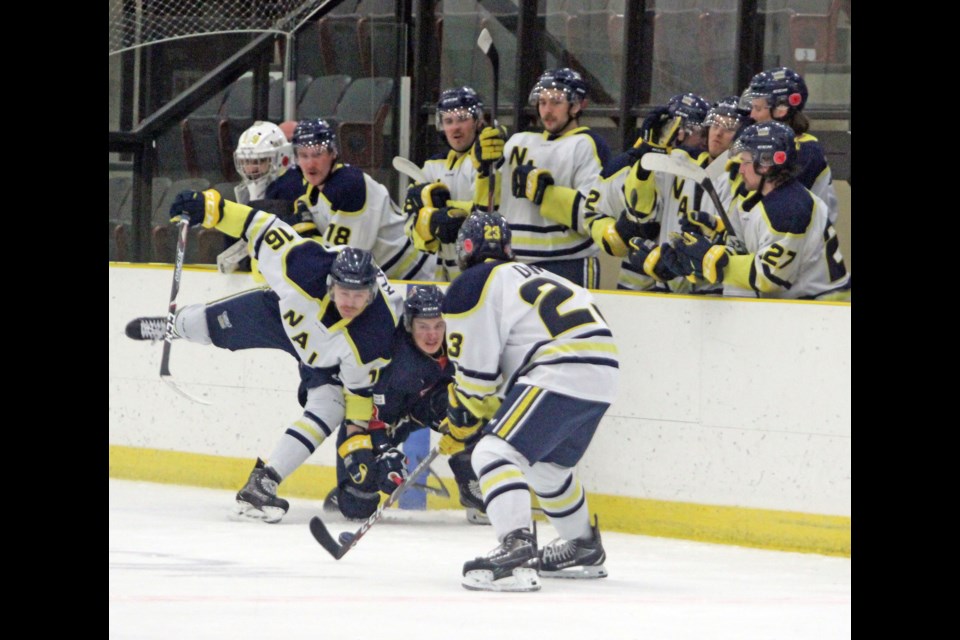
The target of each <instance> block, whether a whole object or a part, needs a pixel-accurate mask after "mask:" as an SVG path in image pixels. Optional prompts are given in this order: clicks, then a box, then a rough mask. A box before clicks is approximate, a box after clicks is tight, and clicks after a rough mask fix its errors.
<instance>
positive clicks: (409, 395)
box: [371, 321, 453, 432]
mask: <svg viewBox="0 0 960 640" xmlns="http://www.w3.org/2000/svg"><path fill="white" fill-rule="evenodd" d="M451 382H453V363H452V362H450V360H449V359H448V358H447V355H446V353H441V355H439V356H437V357H432V356H429V355H427V354H425V353H424V352H423V351H421V350H420V349H418V348H417V345H416V344H415V343H414V341H413V336H411V335H410V334H409V333H407V331H406V329H404V328H403V322H402V321H401V322H400V323H399V325H398V326H397V330H396V333H395V335H394V339H393V353H392V356H391V359H390V364H389V365H388V366H387V367H386V368H384V369H383V370H382V371H381V373H380V378H379V379H378V380H377V383H376V385H374V387H373V404H374V422H376V421H378V420H379V421H381V422H384V423H386V425H388V431H391V432H392V431H394V430H395V429H396V428H397V427H399V426H401V425H406V426H407V427H408V429H410V430H412V429H416V428H419V427H430V428H431V429H434V430H436V429H437V428H438V427H439V425H440V422H441V421H442V420H443V419H444V418H445V417H446V413H447V385H449V384H450V383H451ZM410 423H412V424H410ZM371 428H376V427H375V426H374V424H373V423H371Z"/></svg>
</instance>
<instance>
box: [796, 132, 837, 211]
mask: <svg viewBox="0 0 960 640" xmlns="http://www.w3.org/2000/svg"><path fill="white" fill-rule="evenodd" d="M796 142H797V151H798V152H799V155H800V167H801V171H800V176H799V177H798V180H800V184H802V185H803V186H805V187H806V188H807V189H810V191H813V193H814V195H816V196H818V197H819V198H820V199H821V200H823V201H824V202H825V203H826V204H827V209H828V211H829V212H830V222H832V223H833V224H836V223H837V214H838V213H839V212H840V203H839V201H838V200H837V192H836V190H835V189H834V188H833V173H832V172H831V171H830V165H829V164H827V157H826V155H825V154H824V153H823V147H821V146H820V141H819V140H817V138H816V137H815V136H812V135H810V134H809V133H804V134H802V135H799V136H797V140H796Z"/></svg>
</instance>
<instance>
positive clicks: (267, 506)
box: [234, 458, 290, 524]
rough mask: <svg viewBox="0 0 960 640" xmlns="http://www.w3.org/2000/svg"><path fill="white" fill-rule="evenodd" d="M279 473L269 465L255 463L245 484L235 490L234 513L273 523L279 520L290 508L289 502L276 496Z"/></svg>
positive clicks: (242, 517) (239, 516)
mask: <svg viewBox="0 0 960 640" xmlns="http://www.w3.org/2000/svg"><path fill="white" fill-rule="evenodd" d="M280 480H281V478H280V475H279V474H278V473H277V472H276V471H274V470H273V469H272V468H271V467H267V466H264V464H263V460H261V459H260V458H257V464H256V466H254V467H253V471H251V472H250V478H249V479H248V480H247V484H246V485H244V487H243V488H242V489H240V491H238V492H237V507H236V510H235V511H234V515H235V516H237V517H238V518H241V519H244V520H262V521H263V522H269V523H270V524H274V523H277V522H280V520H282V519H283V516H284V515H286V513H287V510H288V509H289V508H290V503H289V502H287V501H286V500H284V499H283V498H278V497H277V486H278V485H279V484H280Z"/></svg>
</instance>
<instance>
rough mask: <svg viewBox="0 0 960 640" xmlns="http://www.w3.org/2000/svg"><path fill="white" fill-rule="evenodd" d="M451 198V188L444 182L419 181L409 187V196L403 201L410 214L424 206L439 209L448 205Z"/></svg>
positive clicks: (406, 210) (404, 208)
mask: <svg viewBox="0 0 960 640" xmlns="http://www.w3.org/2000/svg"><path fill="white" fill-rule="evenodd" d="M449 199H450V189H449V188H448V187H447V185H445V184H443V183H442V182H427V183H423V182H419V183H417V184H414V185H411V186H410V188H408V189H407V197H406V199H405V200H404V201H403V211H404V213H406V214H407V215H408V216H412V215H414V214H416V213H417V212H418V211H420V209H423V208H424V207H433V208H434V209H439V208H441V207H445V206H447V200H449Z"/></svg>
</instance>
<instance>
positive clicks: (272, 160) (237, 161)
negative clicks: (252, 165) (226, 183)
mask: <svg viewBox="0 0 960 640" xmlns="http://www.w3.org/2000/svg"><path fill="white" fill-rule="evenodd" d="M277 156H278V154H277V152H276V151H270V152H264V151H245V150H242V149H238V150H237V151H235V152H234V153H233V166H234V168H235V169H236V170H237V175H238V176H240V178H241V179H242V180H243V181H244V182H245V183H252V184H259V183H261V182H264V181H266V182H268V183H269V182H272V181H273V180H275V179H276V177H277V175H278V173H279V171H280V166H279V164H280V162H279V159H278V157H277ZM251 160H252V161H256V162H259V161H261V160H269V166H268V167H267V170H266V172H264V173H262V174H260V175H258V176H257V177H256V178H251V177H250V176H248V175H247V173H246V171H244V169H243V163H244V162H249V161H251Z"/></svg>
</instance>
